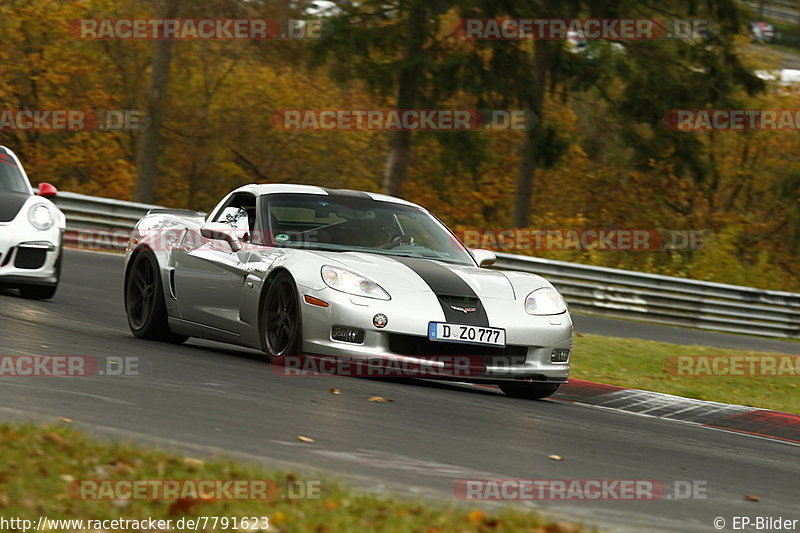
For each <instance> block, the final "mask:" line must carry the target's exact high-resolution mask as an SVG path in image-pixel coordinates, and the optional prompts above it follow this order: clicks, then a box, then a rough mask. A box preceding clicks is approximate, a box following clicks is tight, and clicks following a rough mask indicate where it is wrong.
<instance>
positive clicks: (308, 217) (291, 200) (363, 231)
mask: <svg viewBox="0 0 800 533" xmlns="http://www.w3.org/2000/svg"><path fill="white" fill-rule="evenodd" d="M263 209H264V220H265V221H266V223H265V226H266V228H267V230H268V233H269V236H270V239H271V244H273V245H274V246H280V247H286V248H313V249H321V250H331V251H343V252H346V251H358V252H370V253H377V254H383V255H396V256H405V257H420V258H426V259H436V260H439V261H444V262H447V263H455V264H462V265H470V266H474V265H475V263H474V261H473V260H472V257H471V256H470V254H469V252H468V251H467V249H466V248H464V246H463V245H462V244H461V242H460V241H459V240H458V239H456V238H455V237H454V236H453V235H452V233H450V231H449V230H448V229H447V228H446V227H445V226H444V225H443V224H442V223H441V222H439V221H438V220H437V219H436V218H434V217H433V216H431V215H430V214H429V213H428V212H427V211H424V210H422V209H420V208H418V207H414V206H408V205H403V204H398V203H394V202H382V201H378V200H373V199H372V198H370V197H368V196H366V195H364V196H355V195H354V196H344V195H342V196H339V195H333V196H322V195H310V194H276V195H270V196H269V197H268V200H267V201H266V202H264V207H263Z"/></svg>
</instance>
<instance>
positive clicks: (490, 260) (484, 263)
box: [469, 248, 497, 267]
mask: <svg viewBox="0 0 800 533" xmlns="http://www.w3.org/2000/svg"><path fill="white" fill-rule="evenodd" d="M469 252H470V253H471V254H472V257H474V258H475V262H476V263H478V266H481V267H488V266H491V265H493V264H495V262H496V261H497V256H496V255H494V252H493V251H491V250H484V249H482V248H471V249H470V251H469Z"/></svg>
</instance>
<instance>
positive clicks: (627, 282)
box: [495, 253, 800, 348]
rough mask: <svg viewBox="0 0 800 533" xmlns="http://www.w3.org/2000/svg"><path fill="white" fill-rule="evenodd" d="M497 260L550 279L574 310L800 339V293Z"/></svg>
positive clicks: (509, 258) (509, 256) (506, 258)
mask: <svg viewBox="0 0 800 533" xmlns="http://www.w3.org/2000/svg"><path fill="white" fill-rule="evenodd" d="M497 258H498V260H497V263H496V264H495V268H498V269H501V270H516V271H521V272H533V273H535V274H539V275H541V276H543V277H545V278H547V279H548V280H549V281H550V282H551V283H553V285H555V286H556V288H558V290H559V292H561V294H562V295H563V296H564V298H565V299H566V300H567V302H568V303H569V305H570V309H571V310H573V311H584V312H592V313H599V314H603V315H607V316H615V317H622V318H633V319H639V320H646V321H649V322H658V323H660V324H670V325H678V326H690V327H693V328H698V329H706V330H711V331H727V332H733V333H747V334H750V335H760V336H764V337H783V338H794V339H800V294H796V293H791V292H782V291H768V290H764V289H756V288H754V287H743V286H739V285H726V284H723V283H712V282H708V281H699V280H693V279H685V278H678V277H672V276H661V275H658V274H646V273H643V272H636V271H633V270H622V269H616V268H607V267H597V266H591V265H582V264H579V263H568V262H565V261H554V260H551V259H541V258H537V257H527V256H519V255H512V254H504V253H498V254H497ZM798 348H800V346H798Z"/></svg>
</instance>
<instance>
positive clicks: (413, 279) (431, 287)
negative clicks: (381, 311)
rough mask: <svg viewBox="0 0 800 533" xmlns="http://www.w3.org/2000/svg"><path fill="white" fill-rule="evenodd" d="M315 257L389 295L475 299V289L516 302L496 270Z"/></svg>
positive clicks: (356, 256)
mask: <svg viewBox="0 0 800 533" xmlns="http://www.w3.org/2000/svg"><path fill="white" fill-rule="evenodd" d="M313 253H314V254H315V255H317V256H320V257H321V258H322V259H324V260H325V262H326V263H327V264H330V265H332V266H341V267H344V268H347V269H349V270H353V271H355V272H358V273H360V274H362V275H364V276H366V277H368V278H370V279H371V280H373V281H375V282H377V283H378V284H379V285H380V286H381V287H383V288H385V289H386V290H388V291H389V292H391V291H392V290H393V289H398V290H405V291H430V292H434V293H436V294H447V295H448V296H471V295H470V294H469V292H470V291H469V289H471V291H472V292H473V293H474V295H477V296H478V297H479V298H497V299H506V300H513V299H514V288H513V287H512V285H511V282H510V281H509V280H508V278H507V277H506V276H505V275H504V274H503V273H502V272H498V271H495V270H486V269H483V268H478V267H470V266H461V265H453V264H449V263H443V262H441V261H434V260H431V259H419V258H410V257H399V256H390V255H379V254H370V253H361V252H326V251H314V252H313ZM465 286H466V287H465ZM467 287H468V288H467Z"/></svg>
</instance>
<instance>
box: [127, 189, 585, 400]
mask: <svg viewBox="0 0 800 533" xmlns="http://www.w3.org/2000/svg"><path fill="white" fill-rule="evenodd" d="M494 261H495V256H494V254H493V253H492V252H490V251H488V250H469V249H467V248H465V247H464V245H463V244H462V243H461V242H460V241H459V240H458V239H457V238H456V237H455V236H454V235H453V233H452V232H450V230H448V229H447V227H446V226H444V224H442V223H441V222H440V221H439V220H438V219H437V218H436V217H434V216H433V215H432V214H431V213H429V212H428V211H427V210H425V209H424V208H422V207H420V206H418V205H415V204H413V203H410V202H407V201H405V200H401V199H399V198H394V197H391V196H385V195H381V194H373V193H366V192H358V191H350V190H335V189H326V188H322V187H314V186H307V185H288V184H285V185H279V184H271V185H246V186H243V187H240V188H238V189H236V190H235V191H233V192H231V193H230V194H228V195H227V196H226V197H225V198H223V199H222V201H221V202H220V203H219V204H218V205H217V206H216V207H215V208H214V209H213V211H211V213H210V215H208V217H204V216H203V215H202V214H200V213H196V212H194V211H184V210H175V209H153V210H151V211H150V212H148V214H147V215H146V216H145V217H144V218H142V219H141V220H140V221H139V222H138V224H137V225H136V228H135V229H134V231H133V234H132V236H131V240H130V242H129V245H128V249H127V254H126V263H125V308H126V312H127V315H128V323H129V325H130V329H131V331H132V332H133V334H134V335H135V336H137V337H143V338H149V339H156V340H163V341H168V342H183V341H185V340H186V339H187V338H188V337H190V336H191V337H202V338H206V339H212V340H216V341H222V342H228V343H233V344H237V345H242V346H248V347H253V348H257V349H260V350H263V351H264V352H265V353H266V355H267V359H268V360H270V361H274V362H280V361H282V360H285V359H286V358H287V357H325V358H328V359H331V358H335V359H337V360H350V361H357V360H359V359H370V360H373V359H375V358H379V359H381V360H384V361H387V362H389V363H391V362H395V363H396V362H398V361H402V362H403V363H408V362H415V363H417V364H419V365H421V367H422V365H428V366H427V367H426V368H429V367H430V365H431V364H433V365H442V366H447V365H448V362H447V361H446V358H448V357H455V356H458V357H469V361H470V364H469V365H468V366H469V369H470V371H469V372H462V373H457V372H456V373H452V372H451V373H447V372H442V373H441V374H439V375H440V376H441V377H444V378H446V379H448V378H449V379H460V380H462V381H467V380H468V381H473V382H482V383H496V384H498V385H499V386H500V388H501V389H502V390H503V391H504V392H505V393H506V394H508V395H511V396H516V397H524V398H543V397H546V396H549V395H550V394H552V393H553V392H555V390H556V389H557V388H558V386H559V384H561V383H565V382H566V380H567V376H568V374H569V367H570V351H571V348H572V329H573V328H572V320H571V318H570V315H569V312H568V310H567V306H566V304H565V302H564V300H563V298H562V297H561V295H560V294H559V293H558V291H556V289H555V288H554V287H553V286H552V285H551V284H550V283H549V282H547V281H546V280H545V279H543V278H541V277H540V276H537V275H534V274H528V273H522V272H506V271H502V272H501V271H497V270H488V269H486V268H483V267H486V266H489V265H491V264H492V263H494Z"/></svg>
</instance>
